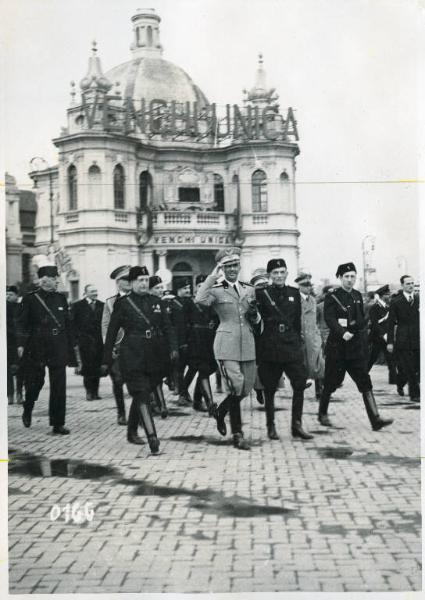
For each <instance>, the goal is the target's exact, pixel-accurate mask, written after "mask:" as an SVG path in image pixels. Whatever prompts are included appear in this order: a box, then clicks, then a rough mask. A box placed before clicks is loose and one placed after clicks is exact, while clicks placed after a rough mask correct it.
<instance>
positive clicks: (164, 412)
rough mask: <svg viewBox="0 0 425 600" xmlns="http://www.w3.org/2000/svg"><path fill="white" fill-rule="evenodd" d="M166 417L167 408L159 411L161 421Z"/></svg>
mask: <svg viewBox="0 0 425 600" xmlns="http://www.w3.org/2000/svg"><path fill="white" fill-rule="evenodd" d="M167 417H168V409H167V408H164V409H163V410H162V411H161V419H166V418H167Z"/></svg>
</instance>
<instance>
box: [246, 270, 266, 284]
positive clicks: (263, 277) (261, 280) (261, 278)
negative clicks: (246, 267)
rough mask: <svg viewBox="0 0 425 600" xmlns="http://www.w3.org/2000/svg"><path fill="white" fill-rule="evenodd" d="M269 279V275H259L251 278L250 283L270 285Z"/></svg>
mask: <svg viewBox="0 0 425 600" xmlns="http://www.w3.org/2000/svg"><path fill="white" fill-rule="evenodd" d="M268 281H269V278H268V277H267V273H257V275H254V277H252V278H251V281H250V282H249V283H250V284H251V285H254V286H255V285H258V284H259V283H268Z"/></svg>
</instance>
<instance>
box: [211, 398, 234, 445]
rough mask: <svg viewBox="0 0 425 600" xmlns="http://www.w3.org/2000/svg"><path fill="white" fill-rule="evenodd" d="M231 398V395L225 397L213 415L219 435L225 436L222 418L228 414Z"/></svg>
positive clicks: (225, 430) (224, 423) (225, 428)
mask: <svg viewBox="0 0 425 600" xmlns="http://www.w3.org/2000/svg"><path fill="white" fill-rule="evenodd" d="M233 398H234V396H232V394H229V395H228V396H226V397H225V399H224V400H223V402H221V403H220V404H219V405H218V406H217V410H216V411H215V413H214V417H215V420H216V421H217V431H218V432H219V433H220V435H226V434H227V427H226V422H225V420H224V418H225V416H226V415H227V413H228V412H229V409H230V405H231V402H232V399H233Z"/></svg>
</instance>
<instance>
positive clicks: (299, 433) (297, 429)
mask: <svg viewBox="0 0 425 600" xmlns="http://www.w3.org/2000/svg"><path fill="white" fill-rule="evenodd" d="M291 432H292V437H294V438H301V439H302V440H312V439H313V438H314V435H311V433H307V432H306V431H304V429H303V428H302V425H301V423H299V422H295V423H293V424H292V427H291Z"/></svg>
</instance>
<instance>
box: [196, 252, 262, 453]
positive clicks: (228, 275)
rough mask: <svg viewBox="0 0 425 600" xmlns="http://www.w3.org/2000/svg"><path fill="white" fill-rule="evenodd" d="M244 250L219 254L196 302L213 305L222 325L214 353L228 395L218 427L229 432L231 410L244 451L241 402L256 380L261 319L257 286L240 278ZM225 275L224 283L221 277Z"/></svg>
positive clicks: (218, 414) (236, 444)
mask: <svg viewBox="0 0 425 600" xmlns="http://www.w3.org/2000/svg"><path fill="white" fill-rule="evenodd" d="M240 253H241V251H240V249H239V248H228V249H225V250H220V251H219V252H218V253H217V254H216V257H215V259H216V262H217V266H216V267H215V269H214V270H213V271H212V273H211V274H210V275H208V277H207V278H206V280H205V281H204V282H203V283H201V285H200V287H199V289H198V292H197V294H196V297H195V302H197V303H199V304H201V305H203V306H212V307H213V308H214V310H215V311H216V313H217V314H218V318H219V319H220V324H219V326H218V329H217V332H216V336H215V340H214V355H215V358H216V361H217V362H218V365H219V367H220V371H221V374H222V376H223V381H224V383H225V386H226V389H227V392H228V395H227V396H226V398H225V399H224V400H223V402H222V403H221V404H220V405H219V406H218V408H217V410H216V413H215V418H216V421H217V430H218V431H219V433H220V434H221V435H226V433H227V427H226V423H225V416H226V414H227V412H229V411H230V426H231V430H232V434H233V445H234V447H235V448H238V449H240V450H249V449H250V446H249V444H248V442H247V441H246V440H245V439H244V437H243V431H242V419H241V408H240V402H241V400H242V398H244V397H245V396H247V395H248V394H249V393H250V391H251V390H252V388H253V385H254V382H255V343H254V335H253V326H257V325H258V324H259V323H260V322H261V317H260V315H259V314H258V312H257V308H256V304H255V292H254V288H253V287H252V286H251V285H250V284H248V283H243V282H242V281H239V280H238V275H239V271H240V268H241V266H240ZM223 274H224V279H223V281H222V282H221V283H217V280H218V279H219V278H221V277H222V276H223Z"/></svg>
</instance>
